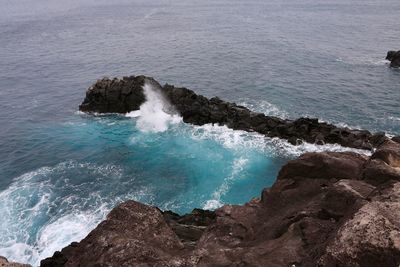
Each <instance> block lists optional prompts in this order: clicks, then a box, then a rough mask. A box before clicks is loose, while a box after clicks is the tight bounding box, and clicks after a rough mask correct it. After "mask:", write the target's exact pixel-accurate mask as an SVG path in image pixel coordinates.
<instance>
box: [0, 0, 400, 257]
mask: <svg viewBox="0 0 400 267" xmlns="http://www.w3.org/2000/svg"><path fill="white" fill-rule="evenodd" d="M0 9H1V11H2V16H0V63H1V64H0V125H1V127H0V213H1V214H2V216H1V218H0V255H4V256H6V257H8V258H9V259H11V260H18V261H22V262H29V263H31V264H34V265H35V264H36V265H37V264H38V262H39V261H40V259H42V258H44V257H47V256H49V255H51V254H52V253H53V252H54V251H55V250H57V249H61V248H62V247H64V246H65V245H68V244H69V243H70V242H72V241H78V240H80V239H81V238H83V237H84V236H85V235H86V234H87V233H88V232H89V231H90V230H91V229H93V228H94V227H95V226H96V225H97V223H99V222H100V221H101V220H102V219H104V216H105V215H106V214H107V213H108V211H109V210H110V209H111V208H112V207H113V206H114V205H115V204H117V203H119V202H121V201H123V200H126V199H136V200H138V201H142V202H145V203H149V204H153V205H157V206H159V207H160V208H162V209H171V210H173V211H175V212H179V213H184V212H188V211H190V210H191V209H193V208H195V207H200V208H216V207H219V206H220V205H222V204H225V203H233V204H242V203H245V202H246V201H249V200H250V199H251V198H253V197H258V196H259V195H260V192H261V190H262V188H264V187H268V186H271V185H272V184H273V182H274V179H275V178H276V175H277V172H278V171H279V169H280V167H281V166H282V165H283V164H285V162H287V161H288V160H289V159H293V158H295V157H296V156H298V155H300V154H301V153H304V152H306V151H322V150H339V151H342V150H344V148H341V147H339V146H335V145H333V146H315V145H310V144H304V145H302V146H300V147H293V146H291V145H290V144H288V143H287V142H285V141H282V140H279V139H269V138H264V137H262V136H260V135H257V134H249V133H245V132H241V131H232V130H230V129H227V128H226V127H219V126H212V125H205V126H202V127H195V126H191V125H185V124H183V123H181V122H179V120H178V121H177V122H174V123H171V124H169V125H167V127H166V128H165V129H158V130H157V131H155V132H148V131H146V129H145V128H143V127H142V126H143V125H141V123H139V122H138V121H139V120H140V118H143V116H142V117H136V118H132V117H128V116H124V115H109V116H89V115H85V114H80V113H78V112H77V107H78V105H79V104H80V102H81V101H82V100H83V97H84V94H85V90H86V88H87V87H89V86H90V84H91V83H93V82H94V81H95V80H96V79H98V78H100V77H102V76H104V75H107V76H121V75H129V74H146V75H150V76H154V77H155V78H156V79H157V80H159V81H160V82H162V83H165V82H168V83H171V84H175V85H183V86H187V87H189V88H191V89H193V90H195V91H196V92H198V93H201V94H204V95H206V96H209V97H211V96H219V97H221V98H223V99H226V100H231V101H235V102H238V103H240V104H243V105H246V106H248V107H250V108H252V109H254V110H257V111H261V112H264V113H266V114H269V115H276V116H280V117H286V118H296V117H299V116H312V117H318V118H321V119H323V120H325V121H329V122H332V123H335V124H339V125H349V126H351V127H360V128H363V129H368V130H371V131H378V130H383V131H386V132H388V133H389V134H400V108H399V103H400V90H399V89H400V87H399V84H400V72H399V71H398V70H392V69H389V68H388V66H387V62H385V61H384V60H383V58H384V57H385V54H386V51H387V50H389V49H400V48H399V47H398V36H399V35H400V32H399V28H398V14H399V11H400V3H399V2H398V1H397V0H384V1H357V0H355V1H351V2H349V1H345V0H336V1H324V2H323V3H322V2H320V1H316V0H300V1H299V0H296V1H294V0H292V1H285V2H282V1H278V0H272V1H259V0H254V1H245V2H244V1H233V0H232V1H226V0H220V1H208V0H206V1H200V2H199V1H187V0H186V1H183V0H182V1H181V0H176V1H167V0H157V1H152V2H151V3H148V1H123V0H118V1H113V3H109V1H91V0H82V1H76V0H74V1H68V3H60V2H56V1H50V0H35V1H33V0H22V1H18V2H16V1H12V2H10V1H6V0H0ZM149 121H156V120H155V119H154V120H153V118H152V117H151V114H150V118H149Z"/></svg>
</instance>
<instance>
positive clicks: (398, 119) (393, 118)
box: [388, 116, 400, 121]
mask: <svg viewBox="0 0 400 267" xmlns="http://www.w3.org/2000/svg"><path fill="white" fill-rule="evenodd" d="M388 119H389V120H391V121H400V118H399V117H394V116H389V117H388Z"/></svg>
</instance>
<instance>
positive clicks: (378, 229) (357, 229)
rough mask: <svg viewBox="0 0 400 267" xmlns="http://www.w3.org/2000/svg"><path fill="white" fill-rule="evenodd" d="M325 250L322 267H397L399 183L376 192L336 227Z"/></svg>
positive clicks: (399, 257)
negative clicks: (350, 217) (350, 216)
mask: <svg viewBox="0 0 400 267" xmlns="http://www.w3.org/2000/svg"><path fill="white" fill-rule="evenodd" d="M326 251H327V253H326V255H324V256H323V257H322V258H321V260H320V265H323V266H360V267H361V266H398V265H399V262H400V182H397V183H395V184H393V185H391V186H390V187H389V188H385V189H384V190H382V191H378V192H377V193H376V194H375V196H373V197H372V200H371V201H370V202H368V203H366V204H365V205H364V206H362V207H361V208H360V209H359V210H358V211H357V212H356V214H355V215H354V216H353V218H352V219H350V220H349V221H347V222H346V223H345V224H344V225H342V226H341V227H340V229H339V230H338V233H337V235H336V236H335V238H334V239H333V240H332V241H331V242H330V244H329V245H328V247H327V250H326Z"/></svg>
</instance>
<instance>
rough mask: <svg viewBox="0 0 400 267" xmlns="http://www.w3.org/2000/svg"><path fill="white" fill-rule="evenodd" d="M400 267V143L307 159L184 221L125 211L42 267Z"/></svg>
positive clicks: (153, 211)
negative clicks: (256, 190) (269, 182)
mask: <svg viewBox="0 0 400 267" xmlns="http://www.w3.org/2000/svg"><path fill="white" fill-rule="evenodd" d="M399 264H400V143H396V142H394V141H391V140H388V141H386V142H385V143H384V144H381V145H380V146H379V147H378V149H377V151H376V152H375V153H373V154H372V156H371V157H367V156H364V155H360V154H356V153H352V152H342V153H339V152H323V153H306V154H303V155H302V156H300V157H299V158H298V159H296V160H292V161H290V162H288V163H287V164H286V165H285V166H284V167H283V168H282V169H281V170H280V172H279V175H278V178H277V181H276V183H275V184H274V185H273V186H272V187H271V188H269V189H264V190H263V192H262V195H261V197H260V198H256V199H253V200H251V201H250V202H249V203H247V204H245V205H242V206H241V205H225V206H223V207H222V208H220V209H217V210H215V211H203V210H198V209H196V210H194V211H193V212H192V213H191V214H186V215H184V216H179V215H177V214H174V213H172V212H170V211H166V212H162V211H160V210H159V209H158V208H156V207H151V206H147V205H144V204H141V203H138V202H134V201H127V202H124V203H122V204H120V205H119V206H117V207H115V208H114V209H113V210H112V211H111V212H110V214H109V215H108V216H107V219H106V220H105V221H103V222H102V223H100V224H99V225H98V226H97V228H96V229H94V230H93V231H92V232H91V233H90V234H89V235H88V236H87V237H86V238H85V239H83V240H82V241H81V242H79V243H72V244H71V245H70V246H68V247H66V248H64V249H63V250H62V251H61V252H56V253H55V254H54V255H53V257H51V258H48V259H45V260H43V261H42V262H41V266H42V267H50V266H51V267H58V266H74V267H75V266H88V267H89V266H221V267H222V266H226V267H228V266H373V267H375V266H387V267H391V266H393V267H398V266H399Z"/></svg>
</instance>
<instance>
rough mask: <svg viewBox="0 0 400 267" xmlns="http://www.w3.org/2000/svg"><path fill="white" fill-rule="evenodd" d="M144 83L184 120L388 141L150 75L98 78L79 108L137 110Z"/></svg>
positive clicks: (354, 141) (342, 140)
mask: <svg viewBox="0 0 400 267" xmlns="http://www.w3.org/2000/svg"><path fill="white" fill-rule="evenodd" d="M146 82H147V83H150V84H151V85H152V86H153V88H154V89H155V90H159V91H161V92H162V93H163V94H164V95H165V96H166V99H168V100H169V101H170V102H171V104H172V105H173V106H174V107H175V109H176V111H178V112H179V113H180V115H181V116H182V117H183V121H184V122H186V123H191V124H195V125H204V124H207V123H214V124H220V125H226V126H228V127H229V128H232V129H236V130H245V131H254V132H258V133H261V134H264V135H266V136H269V137H279V138H284V139H287V140H288V141H289V142H290V143H292V144H294V145H296V144H299V143H301V142H303V141H305V142H309V143H316V144H326V143H329V144H334V143H337V144H340V145H342V146H346V147H352V148H359V149H368V150H371V149H373V148H374V147H377V146H379V145H380V144H381V143H383V142H385V141H386V140H388V138H387V137H386V136H385V134H384V133H376V134H372V133H370V132H369V131H365V130H354V129H349V128H341V127H337V126H335V125H332V124H328V123H325V122H320V121H319V120H318V119H312V118H299V119H297V120H284V119H280V118H277V117H273V116H266V115H265V114H263V113H257V112H252V111H250V110H249V109H248V108H246V107H243V106H240V105H237V104H235V103H230V102H226V101H223V100H221V99H219V98H218V97H213V98H211V99H208V98H206V97H204V96H202V95H198V94H196V93H195V92H193V91H192V90H189V89H187V88H184V87H175V86H172V85H168V84H166V85H164V86H161V85H160V84H159V83H158V82H157V81H155V80H154V79H153V78H151V77H145V76H137V77H135V76H130V77H124V78H122V79H116V78H115V79H112V80H111V79H107V78H105V79H102V80H99V81H97V82H96V83H95V84H94V85H93V86H91V87H90V88H89V89H88V90H87V92H86V97H85V100H84V101H83V103H82V104H81V105H80V107H79V109H80V110H81V111H84V112H98V113H127V112H130V111H133V110H137V109H139V108H140V105H141V104H142V103H143V102H144V101H145V96H144V93H143V85H144V84H145V83H146Z"/></svg>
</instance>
